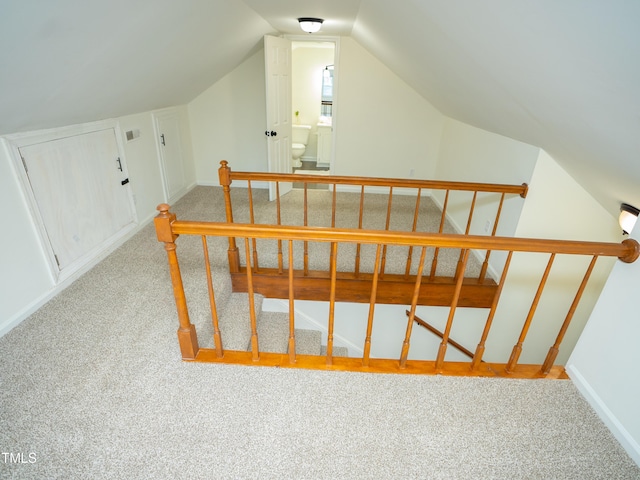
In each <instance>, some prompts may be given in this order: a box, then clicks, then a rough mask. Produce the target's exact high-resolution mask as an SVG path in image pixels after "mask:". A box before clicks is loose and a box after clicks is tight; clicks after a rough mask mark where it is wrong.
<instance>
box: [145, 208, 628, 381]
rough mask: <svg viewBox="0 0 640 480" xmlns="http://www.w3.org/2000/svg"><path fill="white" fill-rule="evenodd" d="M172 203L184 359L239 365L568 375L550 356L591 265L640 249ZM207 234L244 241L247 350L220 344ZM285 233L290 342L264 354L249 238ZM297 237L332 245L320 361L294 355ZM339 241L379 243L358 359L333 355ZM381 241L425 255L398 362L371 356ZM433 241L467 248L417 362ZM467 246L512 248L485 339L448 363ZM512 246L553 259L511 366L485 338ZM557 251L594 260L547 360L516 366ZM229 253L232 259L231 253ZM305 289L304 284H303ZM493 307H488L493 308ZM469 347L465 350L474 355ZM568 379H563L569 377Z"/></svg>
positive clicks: (169, 237)
mask: <svg viewBox="0 0 640 480" xmlns="http://www.w3.org/2000/svg"><path fill="white" fill-rule="evenodd" d="M169 209H170V207H169V205H167V204H162V205H160V206H159V207H158V210H159V211H160V213H159V214H158V216H157V217H156V218H155V220H154V223H155V225H156V232H157V237H158V240H159V241H160V242H164V244H165V250H166V252H167V256H168V262H169V271H170V273H171V280H172V284H173V293H174V297H175V301H176V307H177V311H178V320H179V329H178V339H179V344H180V349H181V352H182V357H183V359H185V360H195V361H205V362H224V363H242V364H255V365H272V366H282V367H298V368H317V369H321V368H322V369H339V370H345V369H346V370H360V371H376V372H399V371H403V372H407V373H445V374H467V375H488V376H515V377H518V378H549V377H552V378H553V377H555V378H557V377H559V376H563V375H565V374H564V369H563V368H562V367H560V366H553V361H554V360H555V358H556V355H557V354H558V351H559V347H560V343H561V342H562V340H563V337H564V335H565V333H566V331H567V328H568V327H569V324H570V322H571V319H572V317H573V314H574V312H575V310H576V308H577V305H578V302H579V301H580V298H581V296H582V293H583V292H584V290H585V286H586V284H587V282H588V280H589V276H590V274H591V272H592V271H593V268H594V265H595V262H596V259H597V258H598V257H600V256H615V257H618V258H620V259H621V260H623V261H625V262H633V261H635V260H636V259H637V258H638V256H639V255H640V244H638V242H637V241H635V240H633V239H628V240H625V241H623V242H621V243H619V244H618V243H603V242H579V241H561V240H542V239H523V238H505V237H495V236H493V237H491V236H470V235H452V234H443V233H436V234H432V233H420V232H398V231H389V230H362V229H360V228H353V229H344V228H329V227H310V226H298V227H291V226H283V225H255V224H232V223H220V222H194V221H179V220H177V219H176V216H175V215H174V214H173V213H171V212H170V211H169ZM179 235H197V236H200V237H201V238H202V243H203V252H204V256H205V260H206V263H205V272H206V278H207V283H208V287H209V288H208V290H209V303H210V307H211V309H212V323H213V327H214V328H213V335H214V346H215V348H214V349H210V348H200V347H199V344H198V338H197V335H196V330H195V326H194V325H193V324H192V323H191V321H190V318H189V312H188V308H187V301H186V295H185V291H184V287H183V283H182V278H181V274H180V267H179V264H178V257H177V254H176V243H175V241H176V239H177V238H178V236H179ZM207 236H222V237H230V238H231V237H233V238H236V237H238V238H243V239H244V255H245V259H246V261H245V264H246V267H244V268H243V269H242V270H243V271H242V272H241V273H240V274H241V275H243V276H245V277H246V283H247V290H245V291H246V292H247V293H248V296H249V313H248V315H247V318H248V321H249V324H250V332H251V333H250V335H251V339H250V351H248V352H242V351H224V350H222V347H221V346H222V345H224V341H223V339H222V335H223V334H224V332H220V331H219V328H218V317H217V312H216V311H215V310H216V309H217V307H216V302H215V295H214V291H213V281H212V279H211V269H210V266H209V258H208V257H209V251H208V248H207V240H206V237H207ZM260 238H267V239H278V240H282V239H286V241H287V242H288V248H289V250H288V265H287V270H288V272H287V273H288V297H289V307H290V311H289V342H288V344H289V347H290V350H289V352H288V354H282V355H279V354H270V353H266V352H261V351H260V349H259V340H258V329H257V318H256V311H255V304H254V300H253V293H254V279H253V277H254V275H253V272H254V268H253V266H252V264H251V263H252V262H251V260H252V256H251V242H250V239H260ZM296 240H302V241H313V242H328V243H330V245H331V256H330V257H331V262H330V277H331V285H330V298H329V319H328V330H327V332H328V333H327V354H326V357H324V358H323V359H322V361H320V360H318V358H319V357H318V356H313V355H296V353H295V319H294V313H293V311H294V301H295V297H296V290H295V287H296V286H297V285H298V284H297V282H298V281H299V280H301V279H302V278H304V277H296V273H295V271H294V269H293V242H294V241H296ZM341 243H352V244H354V243H355V244H362V243H364V244H375V245H376V260H375V267H374V276H373V283H372V288H371V291H370V300H369V303H370V310H369V317H368V321H367V332H366V336H365V348H364V354H363V356H362V358H361V359H352V358H346V359H343V358H341V357H335V356H334V352H333V350H334V321H335V310H334V309H335V302H336V291H337V276H338V274H337V256H338V249H339V245H340V244H341ZM384 245H394V246H395V245H401V246H411V247H421V255H420V261H419V263H418V271H417V274H416V276H415V278H413V279H409V281H412V282H413V296H412V299H411V301H410V302H409V303H410V304H411V308H410V310H409V312H408V323H407V330H406V334H405V336H404V340H403V344H402V347H401V353H400V357H399V358H398V359H396V360H392V359H377V358H371V357H370V349H371V332H372V322H373V314H374V308H375V304H376V303H377V299H376V297H377V295H378V293H379V291H377V290H376V289H377V283H378V280H379V276H381V274H382V272H383V269H382V250H383V246H384ZM428 247H432V248H433V247H436V248H459V249H461V250H462V251H463V257H462V266H461V268H460V269H459V270H458V272H457V276H456V278H455V284H456V285H455V292H454V294H453V295H452V296H451V297H450V312H449V317H448V319H447V324H446V328H445V330H444V332H443V333H442V336H441V338H442V343H441V344H440V348H439V350H438V353H437V357H436V359H435V360H434V361H417V360H409V356H408V355H409V348H410V339H411V329H412V325H413V322H414V320H415V312H416V306H417V302H418V297H419V291H420V289H421V284H422V283H426V282H427V281H428V280H427V278H428V274H425V275H426V276H425V277H423V267H424V263H425V256H426V249H427V248H428ZM470 249H482V250H486V249H492V250H506V251H508V252H509V254H508V256H507V260H506V263H505V266H504V268H503V272H502V275H501V279H500V283H499V285H498V290H497V293H496V295H494V297H493V301H492V304H491V306H490V312H489V316H488V318H487V321H486V324H485V327H484V330H483V333H482V336H481V338H480V343H479V344H478V347H477V350H476V353H475V355H473V359H472V361H471V362H469V363H462V362H446V361H445V354H446V349H447V346H448V345H449V344H450V343H451V341H450V333H451V330H452V326H453V320H454V315H455V311H456V308H457V307H459V306H461V305H462V303H461V302H460V293H461V289H462V286H463V284H464V278H463V277H464V274H463V272H464V270H465V266H466V262H467V260H468V257H469V252H470ZM513 252H537V253H550V254H551V258H550V260H549V263H548V266H547V269H546V270H545V274H544V275H543V279H542V280H541V282H540V285H539V288H538V292H537V293H536V295H535V298H534V300H533V303H532V307H531V309H530V312H529V315H528V316H527V319H526V320H525V324H524V326H523V329H522V333H521V335H520V338H519V340H518V344H516V346H515V347H514V353H513V354H512V357H511V358H510V359H509V362H508V363H507V364H497V363H485V362H483V360H482V355H483V353H484V348H485V340H486V338H487V334H488V332H489V329H490V326H491V323H492V320H493V316H494V314H495V311H496V307H497V305H498V301H499V297H500V292H501V290H502V287H503V286H504V282H505V278H506V275H507V270H508V268H509V264H510V261H511V257H512V254H513ZM558 254H576V255H589V256H591V257H592V260H591V263H590V265H589V267H588V269H587V272H586V274H585V275H584V277H583V280H582V282H581V285H580V287H579V288H578V292H577V293H576V295H575V298H574V301H573V303H572V305H571V307H570V309H569V312H568V314H567V316H566V318H565V320H564V322H563V323H562V326H561V327H560V330H559V333H558V335H557V338H556V340H555V343H554V344H553V345H552V346H551V348H550V349H549V353H548V354H547V357H546V359H545V361H544V363H543V364H541V365H540V366H536V365H519V364H518V356H519V354H520V351H521V350H522V344H523V342H524V341H525V337H526V334H527V330H528V329H529V326H530V324H531V321H532V319H533V316H534V313H535V309H536V306H537V303H538V300H539V299H540V295H541V292H542V289H543V288H544V286H545V284H546V283H547V281H546V280H547V277H548V275H549V270H550V269H551V265H552V263H553V258H554V257H555V256H556V255H558ZM230 258H231V257H230ZM301 289H302V287H301ZM488 307H489V306H488V305H487V307H485V308H488ZM469 353H470V352H467V354H469ZM565 378H566V377H565Z"/></svg>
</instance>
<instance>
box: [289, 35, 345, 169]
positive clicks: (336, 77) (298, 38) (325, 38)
mask: <svg viewBox="0 0 640 480" xmlns="http://www.w3.org/2000/svg"><path fill="white" fill-rule="evenodd" d="M284 37H285V38H288V39H289V40H291V41H292V42H312V43H320V42H329V43H333V44H334V45H335V49H334V51H333V57H334V63H333V98H334V100H333V102H334V104H333V106H332V111H331V127H332V128H331V156H330V159H329V174H331V175H332V174H333V172H334V167H335V157H336V132H337V131H338V128H337V124H338V123H339V122H338V111H339V110H340V101H339V96H340V61H339V60H340V37H332V36H329V35H315V34H314V35H284Z"/></svg>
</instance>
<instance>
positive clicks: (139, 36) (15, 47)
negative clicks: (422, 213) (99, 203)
mask: <svg viewBox="0 0 640 480" xmlns="http://www.w3.org/2000/svg"><path fill="white" fill-rule="evenodd" d="M300 16H318V17H321V18H324V19H325V23H324V25H323V28H322V30H321V34H323V35H343V36H352V37H353V38H354V39H355V40H356V41H358V42H359V43H360V44H361V45H362V46H364V47H365V48H366V49H367V50H369V51H370V52H371V53H372V54H373V55H375V56H376V57H378V58H379V59H380V60H381V61H382V62H384V63H385V64H386V65H387V66H389V67H390V68H391V69H392V70H393V71H395V72H396V73H397V74H398V75H399V76H400V77H401V78H402V79H403V80H404V81H405V82H407V83H408V84H409V85H411V86H412V87H413V88H414V89H415V90H416V91H417V92H419V93H420V94H422V95H423V96H424V97H425V98H427V99H428V100H429V101H430V102H431V103H433V104H434V106H436V107H437V108H438V109H440V111H441V112H442V113H444V114H445V115H448V116H450V117H452V118H455V119H458V120H460V121H463V122H466V123H469V124H471V125H475V126H477V127H480V128H483V129H485V130H489V131H492V132H495V133H499V134H501V135H505V136H508V137H511V138H515V139H517V140H520V141H523V142H526V143H531V144H533V145H536V146H539V147H541V148H544V149H545V150H547V151H548V152H549V153H550V154H551V155H552V156H554V158H556V160H557V161H558V162H559V163H560V164H561V165H562V166H563V167H564V168H565V169H566V170H567V171H568V172H569V173H570V174H571V175H573V176H574V178H576V179H577V180H578V181H579V182H580V183H581V184H582V185H583V186H584V187H585V188H586V189H588V190H589V191H590V193H591V194H592V195H593V196H594V197H595V198H596V199H598V200H599V201H600V202H601V203H602V204H603V205H604V206H605V207H606V208H607V209H608V210H609V211H611V213H612V214H613V213H615V211H616V210H617V208H618V205H619V202H621V201H626V202H629V203H632V204H635V205H636V206H640V188H639V187H640V1H635V0H607V1H606V2H605V1H603V0H562V1H558V0H536V1H531V0H483V1H478V0H402V1H394V2H391V1H389V0H323V1H318V0H269V1H266V0H181V1H180V2H177V1H175V0H135V1H131V0H84V1H79V0H56V1H55V2H52V1H51V0H0V45H2V47H1V49H0V62H1V63H0V134H6V133H14V132H18V131H26V130H35V129H39V128H48V127H54V126H61V125H69V124H73V123H80V122H86V121H92V120H97V119H102V118H110V117H118V116H122V115H126V114H130V113H137V112H143V111H148V110H152V109H156V108H161V107H165V106H170V105H176V104H184V103H188V102H189V101H191V100H192V99H193V98H195V97H196V96H197V95H198V94H200V93H201V92H202V91H204V90H205V89H207V88H208V87H209V86H211V85H212V84H213V83H215V82H216V81H217V80H219V79H220V78H222V77H223V76H224V75H225V74H227V73H228V72H229V71H231V70H232V69H233V68H234V67H235V66H237V65H239V64H240V63H241V62H242V61H243V60H244V59H245V58H247V56H249V55H250V54H252V53H253V52H255V51H256V49H258V48H260V46H261V42H262V37H263V36H264V35H265V34H268V33H277V32H281V33H295V34H299V33H301V32H300V30H299V27H298V24H297V21H296V18H297V17H300Z"/></svg>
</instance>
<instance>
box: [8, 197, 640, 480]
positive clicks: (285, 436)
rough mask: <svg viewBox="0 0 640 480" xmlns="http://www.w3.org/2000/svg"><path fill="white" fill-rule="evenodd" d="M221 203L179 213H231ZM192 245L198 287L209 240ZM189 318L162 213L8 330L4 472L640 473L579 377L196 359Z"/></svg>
mask: <svg viewBox="0 0 640 480" xmlns="http://www.w3.org/2000/svg"><path fill="white" fill-rule="evenodd" d="M245 194H246V192H245ZM234 195H238V196H241V195H242V191H236V192H234ZM221 198H222V196H221V191H220V189H218V188H213V187H199V188H196V189H195V190H194V191H192V192H191V193H190V194H188V195H187V196H185V197H184V198H183V199H182V200H181V201H180V202H179V203H178V204H177V205H176V206H175V208H174V211H176V212H177V213H178V216H179V218H184V219H187V218H189V219H200V218H201V219H203V220H216V219H220V218H222V216H223V215H224V210H223V206H222V203H221ZM265 208H266V207H265ZM190 212H191V214H190ZM205 212H206V213H205ZM237 213H238V215H241V212H240V209H239V211H238V212H237ZM200 215H203V216H204V217H200V218H198V217H199V216H200ZM178 242H179V249H180V253H181V267H182V270H183V274H184V275H185V287H186V288H187V290H188V291H189V292H190V294H191V295H192V297H193V296H197V294H198V292H199V290H198V288H201V287H199V286H196V285H195V276H193V277H192V275H191V273H190V272H191V271H192V270H196V269H198V268H200V269H201V268H202V266H201V265H200V264H201V262H202V260H201V253H200V250H198V249H199V245H198V243H199V240H198V239H188V238H181V239H180V240H178ZM210 248H211V249H212V257H213V256H214V255H215V256H216V257H220V256H221V257H222V258H224V256H225V250H226V244H225V241H224V240H222V239H221V240H214V241H212V243H211V246H210ZM190 252H193V253H194V255H190ZM196 252H197V253H198V255H197V256H196V255H195V253H196ZM213 268H214V276H215V277H216V279H217V280H216V282H217V283H216V288H217V291H218V294H219V295H223V294H224V292H225V291H226V290H225V289H228V285H227V283H228V282H226V280H224V276H223V275H222V274H223V273H224V272H225V270H224V264H223V262H221V263H219V264H214V265H213ZM204 288H205V292H206V285H205V286H204ZM192 307H193V309H194V311H192V314H193V315H194V316H195V317H199V316H200V315H204V313H203V311H204V310H205V308H204V307H202V306H200V304H199V303H198V302H194V305H193V306H192ZM201 310H202V311H201ZM176 329H177V320H176V315H175V307H174V304H173V298H172V295H171V287H170V283H169V277H168V269H167V266H166V255H165V252H164V250H163V248H162V245H160V244H159V243H158V242H157V241H156V239H155V232H154V230H153V227H152V226H147V227H145V228H144V229H143V230H142V231H140V232H139V233H138V234H137V235H136V236H135V237H133V238H132V239H131V240H130V241H128V242H127V243H126V244H125V245H124V246H122V247H121V248H120V249H118V250H117V251H116V252H114V253H113V254H112V255H110V256H109V257H107V258H106V259H105V260H104V261H102V262H101V263H100V264H99V265H97V266H96V267H95V268H93V269H92V270H91V271H89V272H88V273H87V274H85V275H84V276H82V277H81V278H80V279H79V280H78V281H76V282H75V283H74V284H73V285H71V286H70V287H69V288H67V289H66V290H65V291H63V292H62V293H61V294H60V295H58V296H57V297H55V298H54V299H53V300H51V301H50V302H49V303H48V304H46V305H45V306H44V307H42V308H41V309H40V310H38V311H37V312H36V313H35V314H33V315H32V316H31V317H30V318H28V319H27V320H25V321H24V322H23V323H22V324H20V325H19V326H18V327H16V328H15V329H13V330H12V331H11V332H9V333H8V334H7V335H5V336H4V337H3V338H0V365H1V367H0V451H1V452H2V454H1V455H0V478H2V479H5V478H15V479H42V478H47V479H101V478H105V479H114V478H117V479H120V478H122V479H138V478H140V479H156V478H157V479H179V478H185V479H187V478H188V479H198V478H203V479H204V478H222V479H236V478H238V479H239V478H261V479H262V478H266V479H269V478H273V479H285V478H286V479H289V478H295V479H335V478H346V479H360V478H362V479H383V478H384V479H386V478H401V479H408V478H429V479H457V478H460V479H462V478H464V479H525V478H526V479H549V478H556V479H580V480H582V479H638V478H640V468H638V466H637V465H635V464H634V463H633V462H632V461H631V459H630V458H629V457H628V456H627V454H626V453H625V452H624V450H623V449H622V448H621V447H620V445H619V444H618V443H617V442H616V441H615V439H614V438H613V436H612V435H611V433H610V432H609V431H608V430H607V429H606V427H605V426H604V425H603V423H602V422H601V421H600V420H599V419H598V418H597V416H596V414H595V413H594V412H593V410H592V409H591V408H590V407H589V405H588V404H587V403H586V402H585V401H584V400H583V398H582V397H581V396H580V394H579V393H578V391H577V390H576V388H575V387H574V386H573V384H572V383H571V382H570V381H549V380H541V381H525V380H505V379H482V378H451V377H437V376H434V377H429V376H409V375H407V376H401V375H373V374H359V373H346V372H318V371H301V370H287V369H275V368H251V367H236V366H225V365H202V364H191V363H185V362H182V361H181V360H180V355H179V351H178V344H177V339H176V333H175V332H176ZM9 454H10V455H9ZM18 459H19V460H21V461H23V462H25V463H21V462H17V460H18ZM14 460H15V461H14ZM16 462H17V463H16Z"/></svg>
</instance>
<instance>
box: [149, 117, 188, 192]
mask: <svg viewBox="0 0 640 480" xmlns="http://www.w3.org/2000/svg"><path fill="white" fill-rule="evenodd" d="M151 118H152V120H153V132H154V135H155V144H156V151H157V152H158V163H159V166H160V176H161V178H162V190H163V193H164V201H165V203H173V202H174V201H176V200H177V199H178V198H180V197H182V196H183V195H184V194H185V193H186V192H187V190H189V182H188V180H187V174H186V172H185V171H184V152H183V151H182V145H183V142H182V122H181V119H180V112H178V110H176V109H175V108H173V107H170V108H163V109H162V110H155V111H153V112H151ZM167 118H175V119H177V123H178V135H179V137H180V138H178V149H179V151H180V163H181V164H182V174H183V176H184V186H183V187H182V189H180V190H179V191H178V192H175V194H174V196H173V197H171V196H170V195H169V193H170V192H169V180H168V178H167V170H166V165H165V163H166V162H165V156H164V155H163V149H162V145H161V140H160V135H161V134H162V132H161V131H160V121H161V120H163V119H167Z"/></svg>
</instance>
